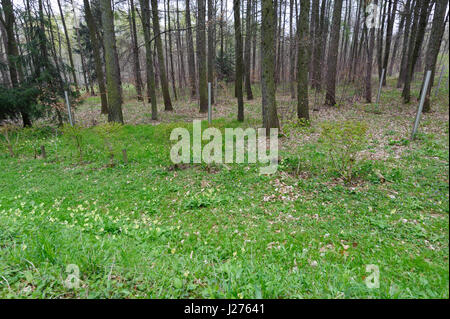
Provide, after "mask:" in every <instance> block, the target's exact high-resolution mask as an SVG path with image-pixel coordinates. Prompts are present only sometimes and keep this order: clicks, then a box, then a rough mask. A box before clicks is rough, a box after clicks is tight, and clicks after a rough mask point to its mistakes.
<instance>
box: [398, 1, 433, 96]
mask: <svg viewBox="0 0 450 319" xmlns="http://www.w3.org/2000/svg"><path fill="white" fill-rule="evenodd" d="M429 3H430V0H423V1H422V2H421V5H420V16H419V23H418V26H417V34H416V37H415V39H414V42H413V43H412V46H411V47H412V53H411V55H410V58H409V59H408V66H407V70H406V78H405V86H404V87H403V91H402V97H403V101H404V102H405V103H409V101H410V99H411V80H412V77H413V74H414V67H415V66H416V62H417V58H418V57H419V53H420V48H421V47H422V42H423V38H424V35H425V28H426V26H427V21H428V12H429V10H428V5H429ZM412 35H413V33H411V37H412ZM410 43H411V42H410Z"/></svg>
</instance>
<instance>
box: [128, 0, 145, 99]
mask: <svg viewBox="0 0 450 319" xmlns="http://www.w3.org/2000/svg"><path fill="white" fill-rule="evenodd" d="M130 33H131V45H132V48H133V71H134V79H135V81H134V82H135V84H136V94H137V99H138V101H142V100H143V97H142V78H141V63H140V61H139V48H138V39H137V31H136V12H135V8H134V0H130Z"/></svg>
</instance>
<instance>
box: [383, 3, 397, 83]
mask: <svg viewBox="0 0 450 319" xmlns="http://www.w3.org/2000/svg"><path fill="white" fill-rule="evenodd" d="M396 11H397V0H389V13H388V14H389V18H388V24H387V29H386V45H385V50H384V61H383V68H384V70H385V71H384V77H383V82H382V84H383V86H385V85H386V76H387V67H388V62H389V53H390V51H391V42H392V31H393V29H394V22H395V12H396Z"/></svg>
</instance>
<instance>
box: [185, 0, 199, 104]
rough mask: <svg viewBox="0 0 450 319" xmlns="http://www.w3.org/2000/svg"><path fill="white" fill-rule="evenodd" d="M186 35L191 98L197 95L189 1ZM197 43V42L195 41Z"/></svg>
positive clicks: (187, 3) (188, 5) (187, 1)
mask: <svg viewBox="0 0 450 319" xmlns="http://www.w3.org/2000/svg"><path fill="white" fill-rule="evenodd" d="M186 29H187V31H186V34H187V48H188V67H189V81H190V82H191V97H192V98H194V97H195V96H196V95H197V85H196V81H197V80H196V74H195V73H196V71H195V70H196V68H195V54H194V39H193V37H192V27H191V9H190V3H189V0H186ZM197 42H198V41H197Z"/></svg>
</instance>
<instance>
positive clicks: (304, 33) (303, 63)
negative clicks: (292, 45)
mask: <svg viewBox="0 0 450 319" xmlns="http://www.w3.org/2000/svg"><path fill="white" fill-rule="evenodd" d="M309 6H310V5H309V0H300V18H299V21H298V40H299V43H298V84H297V117H298V118H299V119H304V120H309V103H308V65H309V54H308V48H309V47H310V46H311V39H310V33H309ZM317 22H318V21H317V19H316V26H317Z"/></svg>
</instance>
